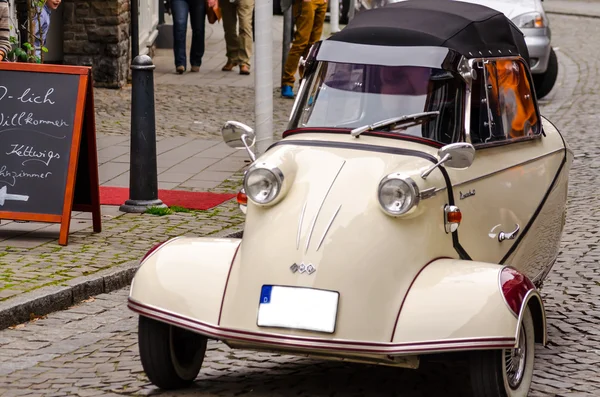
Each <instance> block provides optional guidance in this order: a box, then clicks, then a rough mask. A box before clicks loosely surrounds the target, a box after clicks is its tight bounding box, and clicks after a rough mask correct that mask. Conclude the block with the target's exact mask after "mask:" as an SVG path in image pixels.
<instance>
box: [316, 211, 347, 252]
mask: <svg viewBox="0 0 600 397" xmlns="http://www.w3.org/2000/svg"><path fill="white" fill-rule="evenodd" d="M341 208H342V205H341V204H340V206H339V207H338V209H337V210H336V211H335V214H333V217H332V218H331V220H330V221H329V224H328V225H327V227H326V228H325V232H324V233H323V237H321V241H319V246H318V247H317V251H318V250H319V248H321V244H323V241H324V240H325V236H326V235H327V232H329V228H330V227H331V225H332V224H333V221H334V220H335V217H336V216H337V214H338V212H340V209H341Z"/></svg>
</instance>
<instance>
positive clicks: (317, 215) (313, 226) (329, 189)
mask: <svg viewBox="0 0 600 397" xmlns="http://www.w3.org/2000/svg"><path fill="white" fill-rule="evenodd" d="M345 164H346V160H344V161H343V162H342V165H341V166H340V169H339V170H338V172H337V174H335V176H334V177H333V181H331V184H330V185H329V188H328V189H327V192H326V193H325V196H324V197H323V200H321V205H319V209H318V210H317V213H316V214H315V217H314V219H313V221H312V225H311V226H310V231H309V232H308V237H307V238H306V250H305V251H304V253H307V252H308V246H309V245H310V239H311V237H312V234H313V230H314V229H315V224H316V223H317V218H318V217H319V214H320V213H321V209H322V208H323V204H325V200H326V199H327V196H328V195H329V192H330V191H331V188H332V187H333V184H334V183H335V180H336V179H337V177H338V175H340V172H342V168H344V165H345Z"/></svg>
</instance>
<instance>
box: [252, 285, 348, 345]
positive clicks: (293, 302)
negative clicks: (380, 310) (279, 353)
mask: <svg viewBox="0 0 600 397" xmlns="http://www.w3.org/2000/svg"><path fill="white" fill-rule="evenodd" d="M339 297H340V294H339V292H335V291H325V290H320V289H312V288H299V287H282V286H277V285H263V286H262V290H261V294H260V302H259V305H258V320H257V324H258V326H259V327H281V328H293V329H303V330H308V331H319V332H329V333H332V332H333V331H334V330H335V319H336V316H337V307H338V301H339Z"/></svg>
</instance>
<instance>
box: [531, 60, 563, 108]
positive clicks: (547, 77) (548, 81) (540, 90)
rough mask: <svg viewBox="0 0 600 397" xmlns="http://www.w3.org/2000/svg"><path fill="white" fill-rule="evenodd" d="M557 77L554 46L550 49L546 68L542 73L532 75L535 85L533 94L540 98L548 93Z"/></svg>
mask: <svg viewBox="0 0 600 397" xmlns="http://www.w3.org/2000/svg"><path fill="white" fill-rule="evenodd" d="M557 77H558V59H557V58H556V53H555V52H554V48H552V49H551V50H550V59H549V60H548V68H547V69H546V71H545V72H544V73H541V74H534V75H533V85H534V87H535V95H536V96H537V97H538V99H541V98H543V97H545V96H546V95H548V94H549V93H550V91H552V88H553V87H554V84H555V83H556V79H557Z"/></svg>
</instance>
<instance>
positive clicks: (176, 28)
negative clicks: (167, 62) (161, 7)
mask: <svg viewBox="0 0 600 397" xmlns="http://www.w3.org/2000/svg"><path fill="white" fill-rule="evenodd" d="M171 10H172V13H173V55H174V57H175V67H176V68H177V72H178V73H183V72H184V71H185V66H186V64H187V62H186V55H185V35H186V31H187V20H188V12H189V7H188V3H187V0H173V3H172V5H171Z"/></svg>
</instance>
